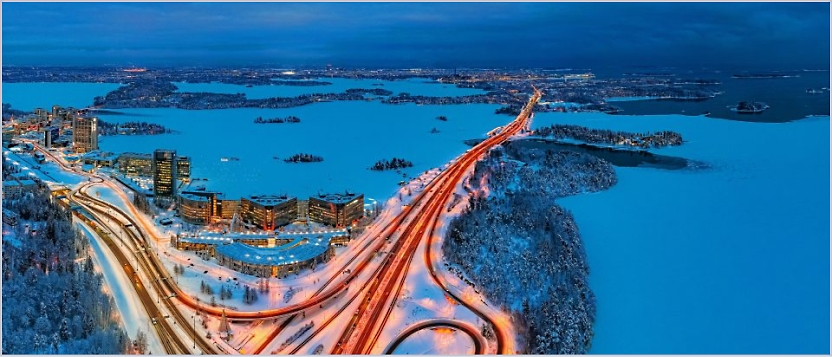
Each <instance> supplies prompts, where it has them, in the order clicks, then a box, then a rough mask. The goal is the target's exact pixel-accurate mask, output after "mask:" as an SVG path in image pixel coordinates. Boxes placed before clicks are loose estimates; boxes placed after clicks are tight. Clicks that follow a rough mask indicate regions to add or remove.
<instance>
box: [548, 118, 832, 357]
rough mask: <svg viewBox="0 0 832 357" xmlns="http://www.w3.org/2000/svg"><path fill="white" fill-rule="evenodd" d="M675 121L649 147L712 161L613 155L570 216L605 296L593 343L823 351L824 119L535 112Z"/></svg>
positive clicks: (607, 123) (603, 348)
mask: <svg viewBox="0 0 832 357" xmlns="http://www.w3.org/2000/svg"><path fill="white" fill-rule="evenodd" d="M555 122H557V123H567V124H580V125H585V126H589V127H593V128H608V129H612V130H628V131H639V132H642V131H647V130H651V131H657V130H674V131H678V132H680V133H682V135H683V137H684V138H685V140H687V141H688V142H687V143H685V144H684V145H682V146H680V147H674V148H664V149H658V150H654V152H656V153H661V154H665V155H671V156H680V157H685V158H689V159H695V160H701V161H704V162H707V163H709V164H710V165H711V166H712V168H711V169H707V170H704V171H688V170H680V171H672V170H662V169H655V168H640V167H637V168H620V167H616V173H617V174H618V177H619V180H618V184H617V185H616V186H614V187H613V188H612V189H610V190H608V191H603V192H600V193H595V194H586V195H578V196H572V197H568V198H565V199H562V200H560V201H559V203H560V204H561V205H563V206H564V207H566V208H567V209H569V210H571V211H572V213H573V214H574V215H575V219H576V221H577V223H578V226H579V228H580V231H581V233H582V237H583V240H584V243H585V246H586V252H587V256H588V259H589V265H590V286H591V287H592V289H593V290H594V292H595V294H596V297H597V307H598V313H597V320H596V325H595V336H594V339H593V346H592V349H591V351H590V352H591V353H596V354H613V353H615V354H618V353H624V354H654V353H657V354H688V353H693V354H735V353H738V354H762V353H765V354H828V353H829V332H830V331H829V312H830V311H829V227H830V222H829V117H822V118H808V119H803V120H799V121H795V122H789V123H780V124H768V123H749V122H737V121H729V120H721V119H710V118H706V117H690V116H677V115H655V116H607V115H603V114H594V113H592V114H589V113H586V114H581V113H578V114H556V113H546V114H537V115H536V116H535V123H534V125H535V126H541V125H549V124H552V123H555Z"/></svg>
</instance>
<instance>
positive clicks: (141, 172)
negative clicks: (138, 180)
mask: <svg viewBox="0 0 832 357" xmlns="http://www.w3.org/2000/svg"><path fill="white" fill-rule="evenodd" d="M118 170H119V171H120V172H121V173H122V174H124V175H125V176H148V177H149V176H152V175H153V156H152V155H150V154H139V153H133V152H126V153H123V154H121V155H120V156H119V157H118Z"/></svg>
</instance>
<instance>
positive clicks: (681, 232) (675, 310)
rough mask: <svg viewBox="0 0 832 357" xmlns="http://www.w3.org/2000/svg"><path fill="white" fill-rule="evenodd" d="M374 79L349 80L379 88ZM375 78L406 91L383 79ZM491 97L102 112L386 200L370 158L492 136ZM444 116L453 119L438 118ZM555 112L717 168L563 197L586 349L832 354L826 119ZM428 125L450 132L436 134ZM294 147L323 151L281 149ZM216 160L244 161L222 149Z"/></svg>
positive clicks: (46, 94) (82, 92) (176, 141)
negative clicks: (593, 304) (671, 137)
mask: <svg viewBox="0 0 832 357" xmlns="http://www.w3.org/2000/svg"><path fill="white" fill-rule="evenodd" d="M362 82H363V83H362ZM374 82H376V81H371V80H364V81H357V84H355V85H352V84H350V83H347V84H343V85H344V89H347V88H355V87H358V88H373V87H372V86H371V84H370V83H374ZM365 84H366V85H365ZM215 85H216V84H196V85H195V86H200V87H199V88H210V86H215ZM334 85H336V84H333V86H334ZM339 85H341V84H339ZM398 85H407V86H413V87H420V86H425V88H426V89H424V90H426V91H428V90H430V89H431V88H433V89H436V88H440V87H438V86H439V85H436V84H425V83H404V82H403V83H398ZM205 86H209V87H205ZM235 87H240V86H235ZM113 88H115V85H112V84H80V85H79V84H77V83H75V84H71V85H68V84H62V83H8V84H6V83H4V84H3V102H4V103H6V102H8V103H12V105H13V107H14V108H18V109H24V110H28V109H29V108H34V107H38V106H40V107H44V108H47V107H50V106H51V105H52V104H60V105H75V106H84V105H86V104H89V103H91V101H92V97H94V96H96V95H103V94H106V93H107V92H108V91H109V90H111V89H113ZM268 88H270V89H269V90H272V89H273V90H286V88H287V87H281V86H270V87H268ZM281 88H283V89H281ZM313 88H314V87H313ZM378 88H386V89H389V90H392V91H393V92H394V93H396V92H397V91H398V89H393V87H392V85H391V87H390V88H388V87H387V85H386V84H385V86H384V87H378ZM420 88H421V87H420ZM237 89H239V88H231V87H229V88H228V90H229V91H231V90H234V91H232V93H236V90H237ZM246 89H248V90H265V89H257V88H254V89H252V88H246ZM295 89H303V87H295V88H293V89H292V90H295ZM306 89H310V88H306ZM188 90H192V89H188ZM441 90H442V91H445V90H449V91H453V90H460V91H466V90H461V89H458V88H452V87H450V86H448V87H445V88H443V89H441ZM218 91H219V90H218ZM312 91H315V90H312ZM409 91H410V93H412V94H427V93H429V92H427V93H426V92H419V91H417V90H416V89H409ZM450 93H452V92H450ZM458 93H459V94H457V95H462V94H467V93H464V92H458ZM442 95H452V94H442ZM87 97H88V98H89V99H88V100H87V99H84V98H87ZM497 107H498V106H496V105H453V106H429V105H424V106H416V105H411V104H407V105H384V104H381V103H378V102H329V103H316V104H313V105H307V106H303V107H296V108H287V109H227V110H211V111H187V110H179V109H130V110H123V111H124V112H125V113H126V114H128V115H118V116H101V118H102V119H104V120H108V121H114V122H123V121H134V120H139V121H147V122H154V123H159V124H163V125H165V126H168V127H170V128H171V129H174V130H176V131H178V132H179V133H178V134H172V135H162V136H119V137H102V138H101V140H100V143H101V147H102V149H105V150H110V151H114V152H122V151H133V152H151V151H152V150H154V149H156V148H170V149H176V150H177V151H178V152H179V153H180V154H181V155H187V156H191V157H192V159H193V169H192V172H193V176H194V177H202V178H208V179H209V181H208V182H207V183H208V187H209V189H218V190H220V191H224V192H226V193H227V194H228V195H230V196H235V195H236V196H239V195H243V194H250V193H258V192H260V193H283V192H285V193H288V194H290V195H296V196H299V197H304V196H308V195H309V194H313V193H316V192H317V191H318V190H321V191H341V190H344V189H350V190H354V191H360V192H364V193H365V194H366V196H367V197H372V198H376V199H378V200H380V201H382V202H383V201H386V199H387V198H388V197H389V196H390V195H392V194H393V192H394V191H395V190H396V189H397V187H398V186H397V183H398V182H399V181H400V180H402V179H404V178H403V177H402V175H401V174H396V173H395V172H373V171H369V170H366V167H368V166H370V165H372V164H373V163H374V162H375V161H376V160H378V159H383V158H385V159H386V158H391V157H393V156H396V157H404V158H407V159H409V160H411V161H413V163H414V167H413V168H410V169H405V170H404V172H405V173H406V176H407V177H414V176H417V175H418V174H419V173H421V172H423V171H425V170H427V169H429V168H432V167H438V166H441V165H443V164H445V163H446V162H447V161H448V160H450V159H452V158H454V157H456V156H457V155H459V154H460V153H462V152H463V151H465V150H466V149H467V148H468V147H467V146H466V145H464V144H463V143H462V140H464V139H469V138H476V137H483V136H484V135H485V133H486V132H487V131H488V130H490V129H492V128H494V127H496V126H498V125H502V124H504V123H506V122H507V121H509V120H511V118H510V117H507V116H502V115H495V114H494V110H495V109H496V108H497ZM131 115H139V116H131ZM289 115H295V116H298V117H300V118H301V120H302V123H300V124H259V125H257V124H253V123H252V120H253V119H254V118H255V117H257V116H263V117H278V116H279V117H285V116H289ZM439 115H445V116H447V117H448V118H449V120H448V121H447V122H441V121H438V120H436V119H435V117H436V116H439ZM555 122H558V123H569V124H579V125H585V126H589V127H596V128H608V129H614V130H630V131H647V130H652V131H656V130H675V131H678V132H680V133H682V135H683V136H684V138H685V139H686V140H687V141H688V142H687V143H685V145H682V146H680V147H674V148H664V149H658V150H654V152H656V153H659V154H663V155H669V156H679V157H684V158H688V159H694V160H699V161H704V162H706V163H708V164H709V165H710V166H711V168H710V169H707V170H704V171H690V170H676V171H673V170H663V169H656V168H620V167H617V168H616V172H617V173H618V175H619V182H618V184H617V185H616V186H614V187H613V188H612V189H610V190H608V191H604V192H600V193H596V194H588V195H579V196H573V197H569V198H566V199H562V200H560V202H559V203H560V204H562V205H563V206H565V207H566V208H567V209H570V210H571V211H572V212H573V213H574V215H575V218H576V220H577V223H578V225H579V228H580V230H581V232H582V236H583V239H584V243H585V246H586V250H587V256H588V259H589V264H590V269H591V273H590V284H591V287H592V289H593V290H594V291H595V294H596V297H597V300H598V303H597V304H598V305H597V306H598V314H597V321H596V326H595V337H594V340H593V347H592V349H591V351H590V352H592V353H598V354H612V353H635V354H647V353H650V354H652V353H658V354H668V353H678V354H682V353H697V354H705V353H720V354H728V353H744V354H758V353H767V354H770V353H774V354H803V353H812V354H828V353H829V333H830V329H829V313H830V310H829V304H828V302H829V288H830V286H829V278H830V277H829V263H830V262H829V255H828V252H829V248H830V246H829V223H830V222H829V214H830V212H829V194H830V192H829V159H830V158H829V129H830V128H829V117H816V118H809V119H803V120H798V121H794V122H788V123H779V124H771V123H750V122H739V121H730V120H721V119H716V118H707V117H691V116H675V115H653V116H623V115H616V116H608V115H604V114H595V113H538V114H537V115H536V116H535V122H534V126H540V125H548V124H551V123H555ZM433 127H436V128H437V129H439V130H440V131H441V133H439V134H430V133H429V131H430V130H431V128H433ZM298 152H307V153H312V154H316V155H320V156H323V157H324V159H325V161H324V162H323V163H310V164H286V163H283V161H282V160H275V159H273V157H274V156H277V157H279V158H281V159H282V158H284V157H287V156H290V155H292V154H294V153H298ZM221 157H239V158H240V161H238V162H222V161H220V158H221Z"/></svg>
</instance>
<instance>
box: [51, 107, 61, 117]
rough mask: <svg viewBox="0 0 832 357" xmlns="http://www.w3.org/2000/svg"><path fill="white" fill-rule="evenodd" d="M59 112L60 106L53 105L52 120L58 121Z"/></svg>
mask: <svg viewBox="0 0 832 357" xmlns="http://www.w3.org/2000/svg"><path fill="white" fill-rule="evenodd" d="M60 111H61V106H60V105H57V104H55V105H53V106H52V120H57V119H58V112H60Z"/></svg>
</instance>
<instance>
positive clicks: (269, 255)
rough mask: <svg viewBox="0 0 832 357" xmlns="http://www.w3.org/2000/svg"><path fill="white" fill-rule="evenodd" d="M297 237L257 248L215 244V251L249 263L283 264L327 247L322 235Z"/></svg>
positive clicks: (326, 239) (314, 254)
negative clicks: (310, 237) (278, 244)
mask: <svg viewBox="0 0 832 357" xmlns="http://www.w3.org/2000/svg"><path fill="white" fill-rule="evenodd" d="M298 238H299V239H296V240H294V241H292V242H290V243H287V244H284V245H280V246H277V247H274V248H259V247H254V246H250V245H248V244H243V243H236V242H235V243H231V244H226V245H219V246H217V248H216V252H217V254H222V255H224V256H227V257H230V258H232V259H234V260H239V261H242V262H244V263H249V264H262V265H285V264H294V263H297V262H302V261H306V260H309V259H312V258H315V257H317V256H319V255H321V254H323V253H325V252H326V250H327V249H328V248H329V240H330V239H329V238H328V237H325V236H323V235H320V236H318V237H316V238H312V239H308V238H305V237H298Z"/></svg>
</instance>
